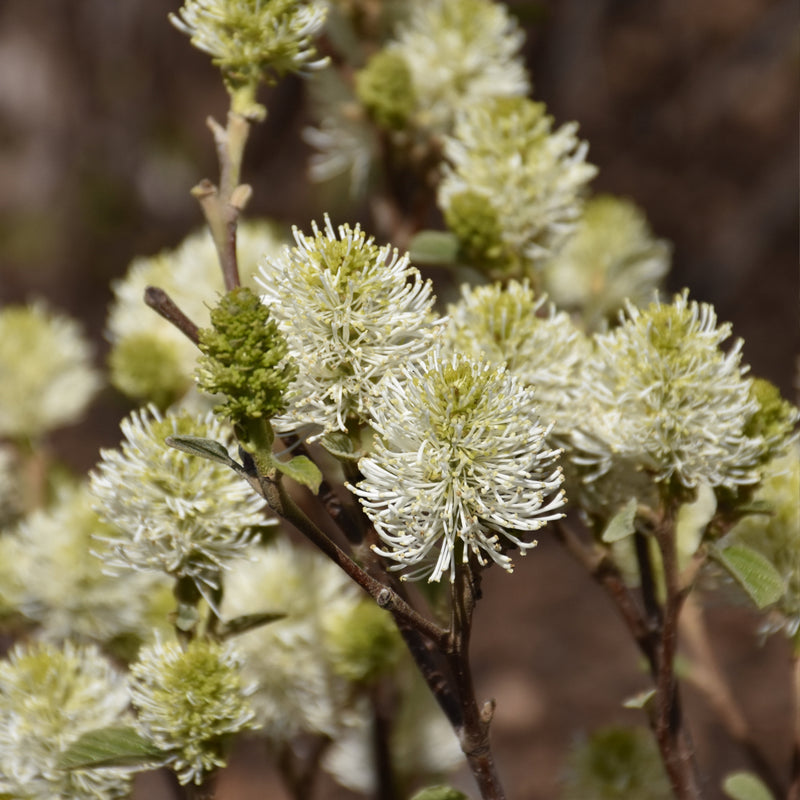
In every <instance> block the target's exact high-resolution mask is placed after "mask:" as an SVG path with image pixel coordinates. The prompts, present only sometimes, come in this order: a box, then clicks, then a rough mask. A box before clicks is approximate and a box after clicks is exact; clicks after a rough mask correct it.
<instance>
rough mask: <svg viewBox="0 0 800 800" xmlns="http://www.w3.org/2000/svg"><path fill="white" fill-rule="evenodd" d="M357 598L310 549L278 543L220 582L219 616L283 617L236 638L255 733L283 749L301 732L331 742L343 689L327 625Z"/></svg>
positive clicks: (341, 718)
mask: <svg viewBox="0 0 800 800" xmlns="http://www.w3.org/2000/svg"><path fill="white" fill-rule="evenodd" d="M360 599H361V594H360V591H359V589H358V588H357V587H356V585H355V584H354V583H353V582H352V581H350V579H349V578H348V577H347V576H346V575H345V574H344V573H343V572H342V571H341V570H340V569H339V568H338V567H337V566H336V565H335V564H333V563H332V562H330V561H328V560H327V559H326V558H325V557H324V556H322V555H321V554H319V553H317V552H316V551H312V550H309V549H307V548H300V547H296V546H294V545H292V544H291V543H290V542H288V541H287V540H285V539H279V540H277V541H275V542H274V543H272V544H270V545H269V546H267V547H265V548H259V549H257V550H255V551H254V553H253V558H252V559H251V560H249V561H247V562H240V563H239V564H237V565H236V567H235V568H234V571H233V572H232V574H231V579H230V580H229V581H228V582H227V584H226V590H225V596H224V599H223V605H222V612H223V615H224V616H225V617H226V618H235V617H240V616H245V615H247V614H253V613H259V612H268V613H281V614H286V618H285V619H281V620H278V621H277V622H273V623H270V624H268V625H265V626H262V627H259V628H256V629H254V630H251V631H248V632H246V633H243V634H241V635H239V636H238V637H237V639H236V644H237V647H238V649H239V651H240V652H241V653H242V655H243V656H244V667H243V675H244V678H245V680H247V681H252V682H253V683H255V684H256V690H255V692H254V694H253V696H252V697H251V704H252V706H253V709H254V711H255V713H256V720H257V721H258V723H259V725H260V728H261V732H262V733H263V734H264V735H266V736H268V737H269V738H270V739H272V740H273V741H275V742H278V743H288V742H290V741H291V740H292V739H293V738H294V737H295V736H297V735H299V734H301V733H321V734H324V735H327V736H335V735H336V733H337V731H338V730H339V728H340V727H341V725H342V724H343V723H344V722H345V720H346V717H347V714H346V713H345V712H346V707H347V702H348V698H349V691H348V687H347V684H346V683H345V682H344V681H343V680H341V679H339V678H337V676H336V674H335V670H334V662H333V656H332V651H331V647H330V644H329V641H328V638H327V636H326V633H325V632H326V629H327V628H328V621H329V620H330V619H336V618H338V617H339V616H340V615H342V614H348V613H350V612H351V611H352V610H353V609H354V608H355V607H356V606H357V605H358V603H359V601H360Z"/></svg>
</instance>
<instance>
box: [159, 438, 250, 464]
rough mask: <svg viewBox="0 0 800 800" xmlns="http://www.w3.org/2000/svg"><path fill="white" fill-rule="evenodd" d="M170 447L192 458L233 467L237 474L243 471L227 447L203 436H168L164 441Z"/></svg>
mask: <svg viewBox="0 0 800 800" xmlns="http://www.w3.org/2000/svg"><path fill="white" fill-rule="evenodd" d="M164 441H165V442H166V443H167V444H168V445H169V446H170V447H174V448H175V449H176V450H181V451H183V452H184V453H189V455H192V456H199V457H200V458H206V459H208V460H209V461H216V462H217V464H222V465H224V466H226V467H231V468H232V469H235V470H236V471H237V472H241V471H242V466H241V464H237V463H236V461H234V460H233V459H232V458H231V457H230V455H228V450H227V448H226V447H225V445H223V444H220V443H219V442H215V441H214V440H213V439H204V438H203V437H202V436H167V438H166V439H165V440H164Z"/></svg>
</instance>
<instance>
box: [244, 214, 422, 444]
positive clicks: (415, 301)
mask: <svg viewBox="0 0 800 800" xmlns="http://www.w3.org/2000/svg"><path fill="white" fill-rule="evenodd" d="M312 230H313V236H306V235H304V234H303V233H301V232H300V231H299V230H297V228H295V229H294V237H295V240H296V242H297V246H296V247H294V248H291V249H290V248H289V247H286V248H285V250H284V252H283V254H282V255H281V256H280V257H277V258H268V259H267V260H266V261H265V262H264V264H263V266H262V267H261V278H259V279H258V282H259V283H260V284H261V286H262V288H263V291H264V295H263V301H264V302H265V303H266V304H267V305H268V306H269V309H270V313H271V314H272V315H273V316H274V318H275V319H276V320H277V321H278V324H279V325H280V326H281V330H282V331H283V333H284V335H285V336H286V339H287V341H288V343H289V352H290V353H291V355H292V356H293V357H294V358H295V360H296V362H297V365H298V367H299V374H298V376H297V379H296V380H295V381H294V383H293V384H292V385H291V386H290V387H289V389H288V391H287V393H286V398H287V401H288V404H289V409H288V411H287V412H286V414H285V416H284V417H280V418H276V419H274V420H273V423H274V424H275V425H276V427H277V428H278V429H279V430H291V429H293V428H295V427H296V426H298V425H302V424H303V423H310V424H312V425H314V426H317V427H318V428H319V429H321V431H322V433H323V434H324V433H328V432H331V431H335V430H339V431H347V430H348V426H349V425H350V424H351V423H352V422H354V421H355V422H356V423H360V422H362V421H364V420H365V418H366V413H367V405H368V400H369V397H370V394H371V392H372V390H373V389H374V387H375V384H376V383H377V382H378V380H379V379H380V378H381V377H382V376H383V375H384V373H385V372H386V371H387V370H388V369H390V368H391V367H393V366H394V365H395V364H396V363H397V362H398V361H399V360H403V361H404V360H414V359H417V358H420V357H421V355H423V354H424V353H425V352H426V351H427V350H428V349H430V347H431V340H432V334H433V330H434V328H435V325H434V324H433V302H434V297H433V294H432V292H431V284H430V281H423V280H422V278H421V277H420V275H419V272H418V271H417V270H416V269H415V268H414V267H412V266H410V265H409V259H408V255H407V254H406V255H403V256H400V255H399V254H398V252H397V250H392V248H391V247H390V246H389V245H385V246H384V247H378V246H377V245H375V244H374V240H373V239H372V237H370V238H367V237H366V235H365V234H364V232H363V231H362V230H361V228H360V226H358V225H356V227H355V228H351V227H350V226H349V225H341V226H339V228H338V231H336V230H334V228H333V225H332V224H331V221H330V219H329V218H328V217H327V216H326V217H325V229H324V230H320V229H319V228H318V227H317V225H316V223H312Z"/></svg>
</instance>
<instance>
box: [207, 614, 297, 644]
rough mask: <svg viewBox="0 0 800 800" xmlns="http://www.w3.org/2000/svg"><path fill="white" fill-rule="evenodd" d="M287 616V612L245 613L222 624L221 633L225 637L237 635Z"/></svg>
mask: <svg viewBox="0 0 800 800" xmlns="http://www.w3.org/2000/svg"><path fill="white" fill-rule="evenodd" d="M285 618H286V614H284V613H282V612H268V611H263V612H261V613H259V614H243V615H242V616H241V617H234V618H233V619H229V620H228V621H227V622H225V623H224V624H223V625H222V630H221V632H220V635H221V636H222V637H223V638H226V637H228V636H236V635H238V634H240V633H246V632H247V631H251V630H253V629H254V628H259V627H261V626H262V625H268V624H269V623H270V622H277V621H278V620H281V619H285Z"/></svg>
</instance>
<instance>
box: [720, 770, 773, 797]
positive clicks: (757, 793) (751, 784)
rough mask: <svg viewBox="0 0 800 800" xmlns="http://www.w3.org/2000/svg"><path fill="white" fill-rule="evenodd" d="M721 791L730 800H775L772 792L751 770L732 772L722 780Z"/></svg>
mask: <svg viewBox="0 0 800 800" xmlns="http://www.w3.org/2000/svg"><path fill="white" fill-rule="evenodd" d="M722 791H723V792H725V794H726V795H728V797H730V798H731V800H775V798H774V797H773V795H772V792H770V790H769V789H767V787H766V786H764V784H763V783H762V782H761V780H760V779H759V778H757V777H756V776H755V775H753V773H752V772H732V773H731V774H730V775H728V776H726V778H725V780H724V781H723V782H722Z"/></svg>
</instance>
